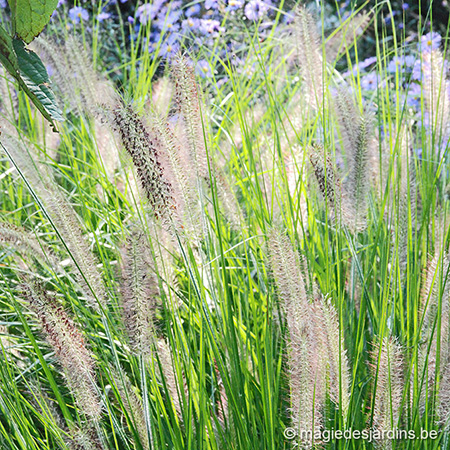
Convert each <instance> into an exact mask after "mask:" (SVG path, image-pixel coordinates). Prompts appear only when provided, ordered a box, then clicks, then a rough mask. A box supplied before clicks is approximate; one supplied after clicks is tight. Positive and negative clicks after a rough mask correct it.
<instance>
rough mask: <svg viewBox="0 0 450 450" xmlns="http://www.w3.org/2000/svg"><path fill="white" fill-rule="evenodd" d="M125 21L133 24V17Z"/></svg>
mask: <svg viewBox="0 0 450 450" xmlns="http://www.w3.org/2000/svg"><path fill="white" fill-rule="evenodd" d="M127 21H128V23H131V24H133V23H134V17H133V16H128V19H127Z"/></svg>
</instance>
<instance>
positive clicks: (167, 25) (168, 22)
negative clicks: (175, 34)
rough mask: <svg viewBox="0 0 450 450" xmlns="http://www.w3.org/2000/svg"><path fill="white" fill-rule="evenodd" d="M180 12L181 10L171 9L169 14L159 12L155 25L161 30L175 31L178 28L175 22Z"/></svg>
mask: <svg viewBox="0 0 450 450" xmlns="http://www.w3.org/2000/svg"><path fill="white" fill-rule="evenodd" d="M181 14H182V12H181V11H180V10H178V11H172V12H170V13H169V14H160V15H159V16H158V20H157V21H156V26H157V27H158V28H159V29H160V30H161V31H176V30H178V29H179V28H180V25H179V24H178V23H177V22H178V19H179V18H180V16H181Z"/></svg>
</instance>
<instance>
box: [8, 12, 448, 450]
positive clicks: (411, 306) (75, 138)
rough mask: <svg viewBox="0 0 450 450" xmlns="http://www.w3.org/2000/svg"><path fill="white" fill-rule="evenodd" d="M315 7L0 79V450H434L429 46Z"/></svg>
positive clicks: (444, 355) (437, 285)
mask: <svg viewBox="0 0 450 450" xmlns="http://www.w3.org/2000/svg"><path fill="white" fill-rule="evenodd" d="M385 6H386V5H383V7H385ZM324 11H325V9H322V16H320V15H319V16H315V15H313V13H312V12H310V11H309V10H307V9H305V8H303V7H301V6H299V7H298V8H297V9H296V12H295V20H294V21H293V22H292V23H285V21H284V20H283V16H284V13H283V12H282V11H281V10H277V11H274V12H273V14H272V17H273V23H272V24H271V26H270V27H268V26H266V27H265V29H264V34H263V37H261V35H260V34H259V32H258V27H257V26H252V27H250V26H247V25H246V24H244V23H242V22H240V21H239V20H240V19H239V18H238V17H236V16H233V15H230V17H228V18H227V20H230V21H232V22H233V21H234V22H233V23H232V25H233V27H231V25H230V28H227V22H225V23H224V24H222V26H223V27H224V29H233V30H234V33H237V32H238V31H237V30H240V31H239V32H240V33H241V34H240V35H234V39H236V40H239V39H240V41H241V42H242V43H245V50H244V49H243V48H242V49H241V51H240V54H239V55H235V54H233V53H232V52H231V53H230V52H228V51H227V40H225V39H221V35H220V33H219V35H218V36H217V37H216V39H215V40H213V43H214V45H213V46H212V47H211V46H204V47H199V48H195V50H196V52H195V54H194V53H189V52H188V49H187V50H186V51H185V52H184V53H181V52H177V53H176V54H174V55H173V56H172V57H170V58H163V59H161V58H158V57H157V53H156V55H155V54H152V55H151V54H149V53H148V52H146V51H143V50H142V49H143V46H142V45H141V44H142V42H148V41H146V39H149V38H150V36H149V35H148V33H151V26H150V25H149V26H148V27H147V29H146V30H145V29H144V28H141V30H140V31H139V35H138V36H137V37H136V40H135V41H134V40H131V41H130V42H129V47H127V48H124V47H121V48H120V51H119V50H118V52H119V53H120V52H127V58H124V64H123V67H121V68H120V70H119V69H117V67H116V68H115V69H114V77H113V80H111V78H110V77H109V75H111V73H108V70H107V73H99V71H96V70H95V67H101V66H107V63H105V62H104V61H103V62H102V53H101V52H99V46H98V40H97V39H98V35H97V34H96V28H95V27H94V28H93V29H90V28H89V27H86V28H83V29H82V33H81V34H77V33H75V32H74V29H73V28H71V27H66V28H65V30H64V33H60V34H59V35H57V36H56V37H55V36H54V35H52V33H51V32H49V35H47V36H41V37H40V38H38V39H36V41H35V42H34V43H33V45H34V46H35V50H36V51H38V52H39V54H40V55H41V57H42V59H43V60H44V61H46V63H47V64H48V67H51V71H50V72H51V73H52V79H53V83H54V86H53V87H54V90H55V94H56V96H57V97H58V98H59V99H60V101H61V105H62V107H63V110H64V116H65V121H64V122H62V123H60V124H58V130H59V132H58V133H53V132H52V130H51V129H50V128H49V127H48V125H47V124H46V123H45V122H44V121H43V119H42V118H41V117H40V115H39V113H38V112H37V111H36V110H35V109H34V108H33V107H32V105H31V104H30V102H29V101H28V100H27V98H26V96H24V95H23V93H21V92H17V91H16V89H15V86H14V83H12V82H11V80H9V79H8V77H6V76H5V77H3V78H2V79H1V80H0V81H1V83H0V88H1V112H2V134H1V137H0V142H1V149H2V150H1V162H0V164H1V166H2V171H1V174H0V199H1V202H0V204H1V208H0V219H1V220H0V245H1V247H0V276H1V279H0V314H1V316H0V344H1V347H0V348H1V352H0V359H1V361H0V448H2V449H27V450H30V449H36V450H37V449H39V450H42V449H52V450H53V449H127V450H131V449H139V450H145V449H165V448H170V449H178V450H181V449H196V450H197V449H211V450H213V449H239V450H245V449H248V450H254V449H261V450H268V449H284V448H286V449H287V448H295V447H300V448H302V447H306V448H310V447H314V448H329V449H331V448H333V449H337V448H339V449H360V448H366V449H371V448H393V449H438V448H439V449H446V448H449V444H448V431H447V430H448V420H449V418H450V327H449V314H450V309H449V300H450V289H449V285H448V283H447V275H448V270H449V267H450V255H449V253H448V238H449V237H448V230H449V218H448V211H447V209H448V206H449V204H448V202H449V195H448V162H447V160H448V157H447V149H448V138H449V124H450V97H449V96H450V89H449V87H450V83H449V81H448V80H447V62H446V60H445V57H446V50H447V48H446V39H445V38H442V36H440V35H437V34H432V33H431V32H432V31H433V30H432V29H430V27H429V26H428V25H429V24H422V23H418V24H417V26H418V31H419V33H418V34H417V35H412V34H408V35H407V34H406V32H405V30H404V28H403V29H402V28H401V27H398V28H396V26H395V23H399V22H398V21H397V18H398V17H399V16H398V15H397V16H396V15H394V16H392V21H391V22H390V23H386V21H384V20H382V19H381V18H380V15H379V12H380V9H379V8H378V6H376V7H374V8H373V9H372V10H371V9H369V7H367V8H366V9H362V10H359V11H354V12H353V13H352V14H351V16H350V17H348V18H347V19H343V20H341V21H340V20H337V26H336V28H335V30H334V31H333V32H331V33H329V34H327V35H325V33H322V32H321V28H320V24H321V23H322V24H323V22H324ZM396 21H397V22H396ZM288 22H289V21H288ZM400 23H401V18H400ZM386 27H389V32H387V28H386ZM367 28H369V29H370V32H371V33H374V34H375V35H376V42H375V43H374V48H373V55H374V56H375V57H374V58H368V59H365V60H364V61H362V62H361V61H360V58H358V54H359V53H358V49H359V46H360V45H366V43H365V42H364V36H365V35H364V33H365V30H366V29H367ZM379 30H381V32H380V31H379ZM97 31H98V30H97ZM224 32H225V31H224ZM146 33H147V35H146ZM392 33H393V34H392ZM361 43H362V44H361ZM186 46H187V47H188V48H189V47H190V46H189V44H188V43H187V44H186ZM191 49H192V47H191ZM157 51H158V50H156V52H157ZM198 60H202V61H203V60H204V61H210V62H211V61H214V67H216V68H217V67H219V68H218V69H215V70H213V71H211V72H210V73H208V76H207V77H206V78H202V77H200V76H199V74H198V70H197V65H196V61H198ZM211 65H212V64H211ZM344 66H345V67H346V68H347V69H348V70H347V69H346V71H341V70H340V68H341V67H344ZM338 69H339V70H338ZM344 72H345V73H344ZM203 75H204V74H203ZM336 430H340V431H342V432H344V431H345V430H347V431H348V430H353V431H355V430H356V431H357V432H359V435H358V434H354V435H353V437H354V438H353V439H347V438H345V439H344V438H339V437H337V438H336V436H335V438H333V439H329V437H330V436H331V432H332V431H336ZM396 430H400V431H402V433H398V434H397V436H399V437H400V438H399V439H391V437H392V436H393V435H395V434H394V433H395V432H396ZM305 432H312V433H313V434H312V435H309V436H307V435H306V434H304V433H305ZM314 433H315V434H314ZM389 433H391V434H389ZM430 433H431V436H432V438H431V439H425V436H427V435H430ZM345 436H347V437H348V434H347V435H345ZM358 436H359V437H358Z"/></svg>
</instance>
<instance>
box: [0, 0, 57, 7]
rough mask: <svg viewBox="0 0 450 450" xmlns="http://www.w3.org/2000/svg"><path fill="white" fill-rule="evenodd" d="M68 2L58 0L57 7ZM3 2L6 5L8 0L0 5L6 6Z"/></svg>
mask: <svg viewBox="0 0 450 450" xmlns="http://www.w3.org/2000/svg"><path fill="white" fill-rule="evenodd" d="M65 3H66V0H58V4H57V5H56V7H57V8H59V7H60V6H62V5H64V4H65ZM3 4H4V5H5V6H6V1H5V0H3V2H2V4H1V5H0V6H1V7H2V8H4V7H5V6H3Z"/></svg>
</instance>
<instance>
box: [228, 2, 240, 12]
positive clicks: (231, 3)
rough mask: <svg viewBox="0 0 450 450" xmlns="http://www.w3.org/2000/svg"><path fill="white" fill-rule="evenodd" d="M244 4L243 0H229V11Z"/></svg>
mask: <svg viewBox="0 0 450 450" xmlns="http://www.w3.org/2000/svg"><path fill="white" fill-rule="evenodd" d="M243 6H244V1H243V0H228V2H227V8H226V9H227V11H236V10H237V9H239V8H242V7H243Z"/></svg>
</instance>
